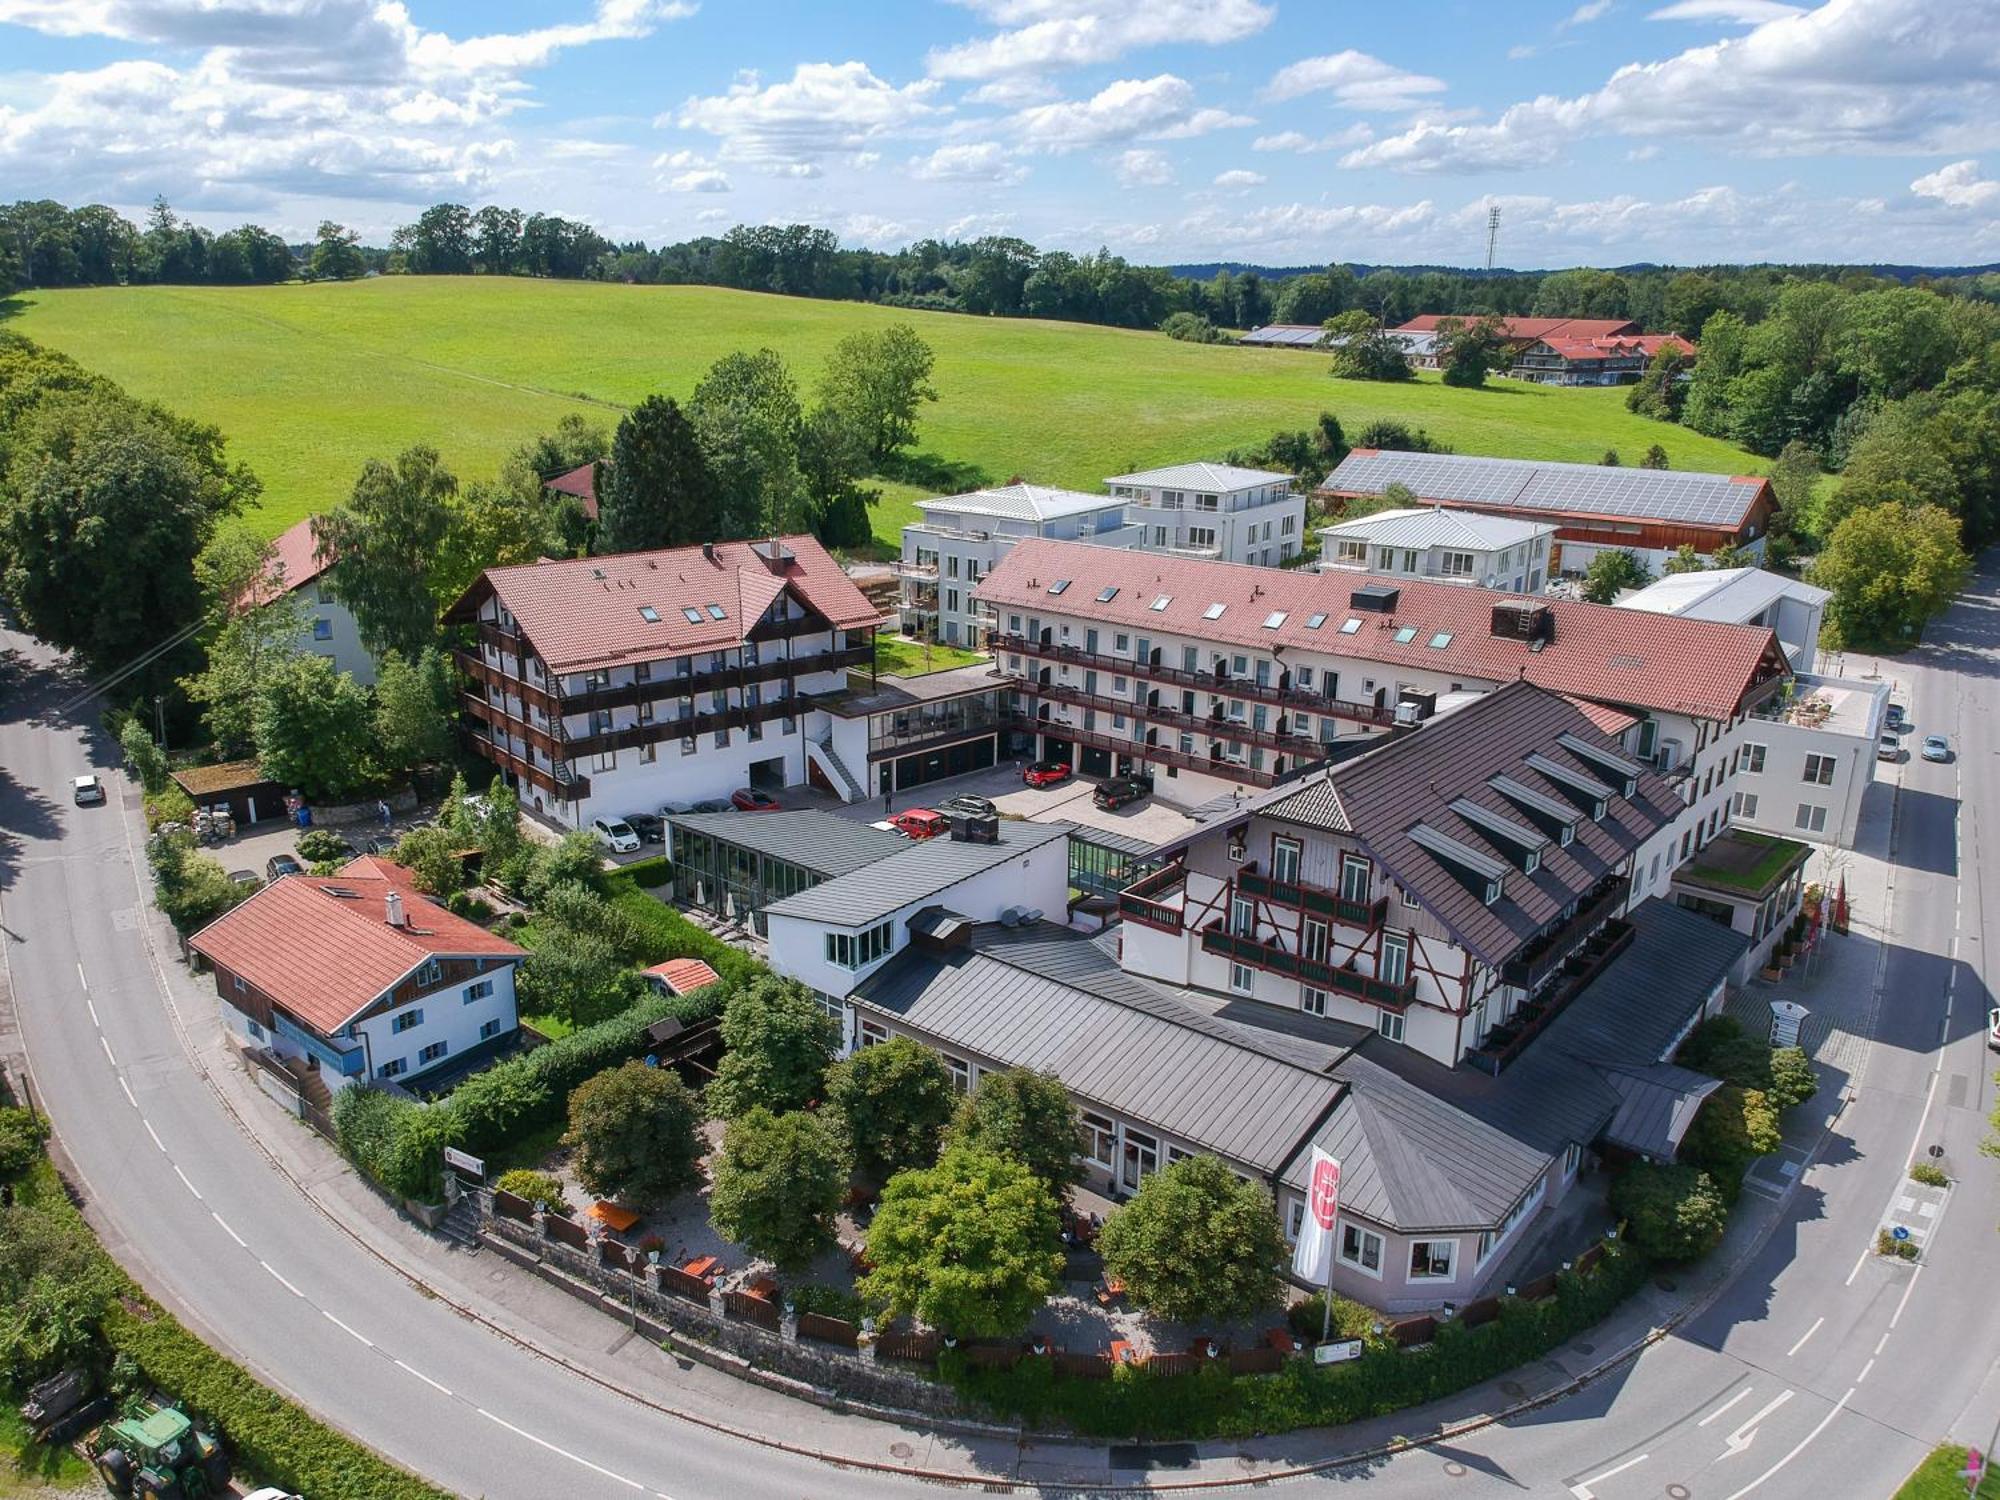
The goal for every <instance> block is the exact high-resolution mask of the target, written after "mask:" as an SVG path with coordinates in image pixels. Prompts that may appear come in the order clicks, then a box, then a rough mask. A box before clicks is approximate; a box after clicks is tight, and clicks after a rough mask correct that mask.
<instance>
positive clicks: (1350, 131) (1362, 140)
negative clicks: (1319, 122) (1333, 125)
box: [1250, 121, 1375, 153]
mask: <svg viewBox="0 0 2000 1500" xmlns="http://www.w3.org/2000/svg"><path fill="white" fill-rule="evenodd" d="M1374 139H1375V132H1374V131H1373V130H1371V129H1369V128H1368V126H1366V125H1364V124H1362V123H1361V122H1360V121H1356V122H1355V123H1354V124H1352V125H1350V126H1348V127H1347V128H1346V129H1345V130H1336V131H1335V132H1334V133H1333V134H1332V135H1318V136H1314V135H1307V134H1305V133H1304V132H1303V131H1299V130H1281V131H1279V132H1278V133H1277V134H1276V135H1260V136H1258V137H1257V139H1256V140H1254V141H1252V142H1251V143H1250V149H1251V150H1252V151H1297V152H1301V153H1305V152H1312V151H1347V150H1351V149H1352V148H1354V147H1355V146H1365V145H1366V144H1367V143H1368V142H1370V141H1372V140H1374Z"/></svg>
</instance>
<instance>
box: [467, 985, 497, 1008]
mask: <svg viewBox="0 0 2000 1500" xmlns="http://www.w3.org/2000/svg"><path fill="white" fill-rule="evenodd" d="M492 993H493V981H492V980H490V979H482V980H480V981H478V982H477V983H476V984H468V985H467V986H466V987H465V1002H464V1003H465V1004H467V1005H471V1004H472V1003H473V1002H474V1001H478V1000H484V999H486V997H487V996H489V995H491V994H492Z"/></svg>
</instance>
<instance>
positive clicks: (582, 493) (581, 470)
mask: <svg viewBox="0 0 2000 1500" xmlns="http://www.w3.org/2000/svg"><path fill="white" fill-rule="evenodd" d="M542 488H543V489H545V490H554V491H555V492H556V493H557V494H559V495H574V496H575V497H576V498H577V499H578V500H579V501H581V502H582V503H583V513H584V514H585V515H586V516H589V517H590V519H591V520H593V521H595V520H596V519H597V464H596V462H595V461H593V462H591V463H587V464H578V465H577V466H576V467H575V468H574V469H571V470H570V471H569V472H568V473H566V474H558V475H556V477H555V478H553V479H547V480H544V481H543V482H542Z"/></svg>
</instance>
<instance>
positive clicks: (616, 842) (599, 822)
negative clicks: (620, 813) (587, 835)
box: [590, 818, 639, 854]
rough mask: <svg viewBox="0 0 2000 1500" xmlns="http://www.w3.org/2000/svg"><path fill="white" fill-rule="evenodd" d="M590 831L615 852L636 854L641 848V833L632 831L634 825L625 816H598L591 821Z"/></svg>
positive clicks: (598, 840) (599, 841)
mask: <svg viewBox="0 0 2000 1500" xmlns="http://www.w3.org/2000/svg"><path fill="white" fill-rule="evenodd" d="M590 831H591V832H592V833H594V834H596V835H597V842H598V843H600V844H602V845H603V846H604V847H605V848H607V849H609V850H610V851H611V852H612V853H613V854H634V853H637V852H638V849H639V835H638V834H636V833H634V832H633V831H632V825H631V824H630V823H627V822H626V821H625V820H624V819H623V818H596V819H593V820H592V821H591V825H590Z"/></svg>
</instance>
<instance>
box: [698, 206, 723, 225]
mask: <svg viewBox="0 0 2000 1500" xmlns="http://www.w3.org/2000/svg"><path fill="white" fill-rule="evenodd" d="M731 217H732V215H731V214H730V212H729V210H728V209H726V208H704V209H703V210H702V211H701V212H700V213H698V214H696V215H695V216H694V221H695V223H697V224H721V223H723V222H724V221H726V220H728V219H729V218H731Z"/></svg>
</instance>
